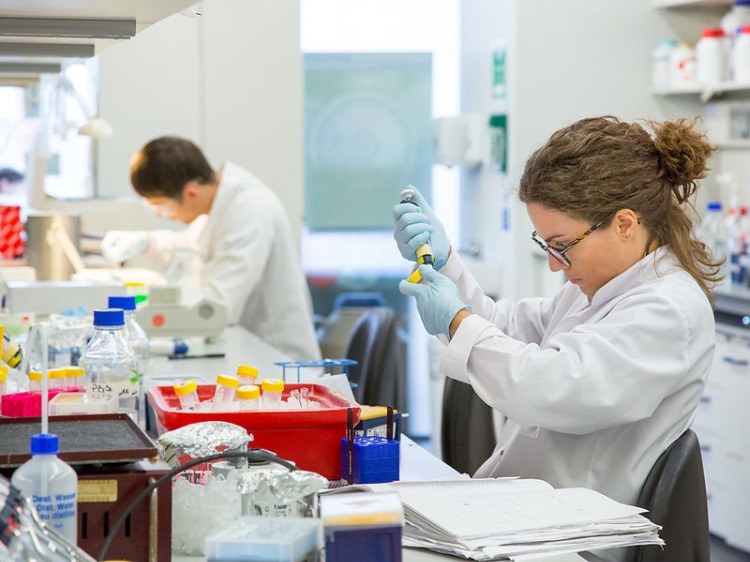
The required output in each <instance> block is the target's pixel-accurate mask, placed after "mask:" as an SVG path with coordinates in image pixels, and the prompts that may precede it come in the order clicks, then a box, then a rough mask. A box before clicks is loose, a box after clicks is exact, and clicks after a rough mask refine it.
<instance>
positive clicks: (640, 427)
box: [440, 248, 715, 559]
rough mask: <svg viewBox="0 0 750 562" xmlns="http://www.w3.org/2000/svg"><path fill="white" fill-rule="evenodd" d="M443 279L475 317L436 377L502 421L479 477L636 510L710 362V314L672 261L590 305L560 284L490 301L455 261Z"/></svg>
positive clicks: (687, 417) (654, 264)
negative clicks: (579, 491) (523, 480)
mask: <svg viewBox="0 0 750 562" xmlns="http://www.w3.org/2000/svg"><path fill="white" fill-rule="evenodd" d="M440 272H441V273H444V274H445V275H447V276H448V277H450V278H451V279H452V280H453V281H454V282H456V284H457V285H458V288H459V290H460V291H461V295H462V296H463V298H464V301H465V302H467V303H468V304H470V305H471V306H472V308H473V311H474V313H475V314H474V315H472V316H470V317H469V318H467V319H465V320H464V321H463V322H462V323H461V326H460V327H459V329H458V331H457V332H456V334H455V336H454V338H453V339H452V340H451V342H450V343H449V344H448V347H447V349H446V351H445V353H444V354H443V357H442V360H441V364H440V370H441V372H442V373H444V374H445V375H447V376H449V377H451V378H454V379H456V380H459V381H463V382H469V383H470V384H471V385H472V387H473V388H474V390H475V391H476V393H477V394H478V395H479V396H480V397H481V398H482V400H484V401H485V402H486V403H487V404H489V405H490V406H492V407H493V408H496V409H497V410H499V411H501V412H502V413H503V414H505V415H506V416H508V418H509V420H508V422H507V423H506V424H505V426H504V428H503V431H502V434H501V436H500V439H499V442H498V445H497V447H496V448H495V451H494V452H493V454H492V456H491V457H490V459H488V460H487V461H486V462H485V463H484V464H483V465H482V466H481V467H480V468H479V470H478V471H477V473H476V474H475V476H478V477H487V476H510V475H514V476H515V475H519V476H525V477H534V478H541V479H543V480H546V481H548V482H549V483H551V484H552V485H553V486H555V487H586V488H592V489H594V490H598V491H600V492H602V493H603V494H605V495H607V496H609V497H611V498H614V499H615V500H618V501H621V502H624V503H628V504H635V503H636V499H637V496H638V493H639V492H640V489H641V486H642V485H643V482H644V480H645V479H646V476H647V475H648V472H649V471H650V470H651V467H652V465H653V464H654V462H655V461H656V459H657V458H658V457H659V455H660V454H661V453H662V452H663V451H664V450H665V449H666V448H667V447H668V446H669V445H670V444H671V443H672V442H673V441H674V440H675V439H676V438H677V437H679V435H680V434H681V433H682V432H683V431H684V430H685V429H686V428H688V427H689V426H690V424H691V422H692V419H693V416H694V413H695V409H696V407H697V405H698V402H699V399H700V397H701V394H702V392H703V387H704V385H705V383H706V378H707V376H708V373H709V368H710V366H711V359H712V356H713V352H714V344H715V334H714V318H713V313H712V310H711V306H710V304H709V302H708V299H707V298H706V297H705V295H704V294H703V292H702V291H701V289H700V287H699V286H698V284H697V283H696V282H695V281H694V280H693V278H692V277H691V276H690V275H689V274H688V273H687V272H686V271H684V270H683V269H682V268H681V267H680V264H679V262H678V260H677V259H676V257H675V256H674V255H673V254H672V253H671V252H669V251H668V250H667V249H666V248H659V249H657V250H656V251H655V252H652V253H651V254H649V255H647V256H646V257H645V258H643V259H642V260H641V261H640V262H638V263H637V264H635V265H633V266H632V267H631V268H630V269H628V270H627V271H625V272H623V273H622V274H621V275H619V276H618V277H616V278H614V279H612V280H611V281H610V282H609V283H607V284H606V285H605V286H604V287H602V288H601V289H599V291H598V292H597V293H596V294H595V295H594V298H593V299H591V300H590V301H589V299H588V298H587V297H586V296H585V295H584V294H583V293H581V291H580V289H579V288H578V287H577V286H576V285H573V284H571V283H566V284H565V286H564V287H563V288H562V289H561V290H560V292H559V293H558V294H557V295H556V296H555V297H554V298H551V299H545V298H536V299H526V300H521V301H518V302H517V303H514V302H511V301H508V300H502V301H499V302H497V303H496V302H494V301H492V299H490V298H488V297H485V296H484V295H483V294H482V291H481V289H480V288H479V285H478V284H477V283H476V281H475V280H474V278H473V277H472V276H471V274H470V273H469V272H468V270H467V269H466V267H465V266H464V264H463V263H462V261H461V259H460V257H459V256H458V255H457V253H456V252H453V253H452V254H451V257H450V259H449V260H448V262H447V263H446V265H445V266H444V267H443V268H442V269H441V270H440ZM618 550H619V549H617V550H613V551H611V552H610V553H601V554H600V555H601V556H603V557H606V558H611V559H617V558H618V557H621V556H622V555H623V554H624V552H622V551H620V552H618Z"/></svg>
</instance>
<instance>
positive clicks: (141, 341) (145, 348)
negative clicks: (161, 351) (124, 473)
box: [109, 295, 151, 427]
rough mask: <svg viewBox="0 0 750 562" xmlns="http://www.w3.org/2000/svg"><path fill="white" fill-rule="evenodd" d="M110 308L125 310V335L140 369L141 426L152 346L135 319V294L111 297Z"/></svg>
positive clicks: (139, 406) (144, 417)
mask: <svg viewBox="0 0 750 562" xmlns="http://www.w3.org/2000/svg"><path fill="white" fill-rule="evenodd" d="M109 308H121V309H122V310H123V311H124V312H125V336H126V337H127V339H128V343H129V344H130V347H131V348H132V350H133V352H134V353H135V360H136V362H137V365H136V370H137V371H138V411H139V412H144V415H141V426H142V427H143V426H145V423H146V416H145V412H146V393H145V392H144V391H143V379H144V378H145V377H146V376H148V374H149V367H150V365H151V348H150V346H149V342H148V336H147V335H146V332H144V331H143V328H141V326H140V324H138V322H137V321H136V319H135V308H136V298H135V296H133V295H119V296H110V297H109Z"/></svg>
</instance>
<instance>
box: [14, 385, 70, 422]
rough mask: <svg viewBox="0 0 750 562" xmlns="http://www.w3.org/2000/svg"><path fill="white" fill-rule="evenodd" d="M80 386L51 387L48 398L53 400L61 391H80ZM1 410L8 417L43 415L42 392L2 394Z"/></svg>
mask: <svg viewBox="0 0 750 562" xmlns="http://www.w3.org/2000/svg"><path fill="white" fill-rule="evenodd" d="M82 390H83V389H80V388H78V387H65V388H50V389H49V390H48V396H47V398H48V399H49V400H52V399H53V398H54V397H55V396H57V395H58V394H59V393H60V392H80V391H82ZM0 411H2V412H3V415H4V416H6V417H8V418H36V417H39V416H41V415H42V393H41V392H39V391H37V390H35V391H33V392H16V393H15V394H3V395H2V396H0Z"/></svg>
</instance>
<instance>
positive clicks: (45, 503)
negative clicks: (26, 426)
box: [11, 433, 78, 545]
mask: <svg viewBox="0 0 750 562" xmlns="http://www.w3.org/2000/svg"><path fill="white" fill-rule="evenodd" d="M58 450H59V442H58V438H57V435H55V434H53V433H39V434H37V435H32V436H31V458H30V459H29V460H27V461H26V462H25V463H23V464H22V465H21V466H19V467H18V468H17V469H16V471H15V472H14V473H13V476H11V484H13V485H14V486H15V487H16V488H18V489H19V490H20V491H21V493H22V494H23V495H24V496H25V497H27V498H28V499H30V500H31V503H33V504H34V508H35V509H36V511H37V514H38V515H39V518H40V519H41V520H42V521H44V524H45V525H47V526H48V527H49V528H51V529H53V530H54V531H55V532H56V533H58V534H59V535H61V536H62V537H63V538H65V539H66V540H67V541H68V542H69V543H70V544H71V545H75V544H76V542H77V540H78V532H77V529H78V526H77V519H78V513H77V509H78V476H76V473H75V471H74V470H73V469H72V468H71V467H70V466H69V465H68V464H67V463H66V462H64V461H62V460H61V459H59V458H58V457H57V452H58Z"/></svg>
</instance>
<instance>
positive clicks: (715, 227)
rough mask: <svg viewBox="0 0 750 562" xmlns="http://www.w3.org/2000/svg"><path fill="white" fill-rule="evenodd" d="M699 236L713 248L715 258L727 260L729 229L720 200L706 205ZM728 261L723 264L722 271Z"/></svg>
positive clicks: (698, 231)
mask: <svg viewBox="0 0 750 562" xmlns="http://www.w3.org/2000/svg"><path fill="white" fill-rule="evenodd" d="M696 235H697V237H698V238H699V239H700V240H702V241H703V242H704V243H705V244H706V245H707V246H708V247H709V249H710V250H711V254H712V255H713V259H714V260H717V261H718V260H721V259H724V260H727V229H726V225H725V222H724V216H723V213H722V206H721V202H720V201H710V202H709V203H708V204H707V205H706V214H705V215H704V216H703V220H701V223H700V225H699V227H698V229H697V232H696ZM726 266H727V263H726V261H725V262H724V265H723V266H722V268H723V269H722V273H723V272H724V271H725V270H726Z"/></svg>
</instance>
